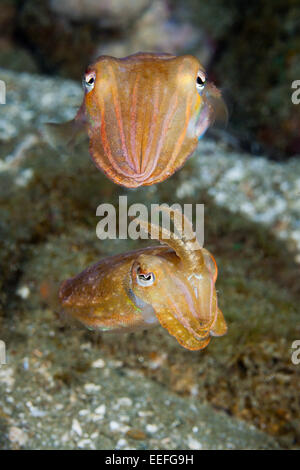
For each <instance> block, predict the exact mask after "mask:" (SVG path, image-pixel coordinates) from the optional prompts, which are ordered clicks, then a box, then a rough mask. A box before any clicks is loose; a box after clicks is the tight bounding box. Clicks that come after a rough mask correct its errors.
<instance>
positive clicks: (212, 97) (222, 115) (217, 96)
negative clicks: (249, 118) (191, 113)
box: [205, 83, 228, 128]
mask: <svg viewBox="0 0 300 470" xmlns="http://www.w3.org/2000/svg"><path fill="white" fill-rule="evenodd" d="M205 98H206V101H207V102H208V103H209V107H210V110H211V113H212V114H211V119H212V122H213V126H214V127H220V128H224V127H226V126H227V123H228V108H227V106H226V104H225V102H224V100H223V98H222V95H221V92H220V91H219V90H218V89H217V88H216V87H215V86H214V85H213V84H212V83H209V84H207V87H206V90H205Z"/></svg>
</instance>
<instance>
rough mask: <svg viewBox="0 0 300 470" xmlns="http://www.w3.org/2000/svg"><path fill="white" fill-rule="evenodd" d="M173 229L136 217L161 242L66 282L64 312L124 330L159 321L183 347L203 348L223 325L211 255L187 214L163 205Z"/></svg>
mask: <svg viewBox="0 0 300 470" xmlns="http://www.w3.org/2000/svg"><path fill="white" fill-rule="evenodd" d="M164 210H165V211H168V212H169V213H170V216H171V219H172V220H173V223H174V229H176V227H177V228H178V229H179V230H180V228H179V225H178V223H179V222H180V227H182V224H184V227H187V229H188V231H189V234H190V235H189V236H187V235H186V231H184V232H182V230H181V231H180V233H181V237H178V236H176V234H175V230H174V232H171V231H169V230H167V229H165V228H162V227H158V226H156V225H155V226H154V225H153V224H151V223H149V222H146V221H144V220H142V219H139V218H138V219H135V223H136V224H139V225H140V227H141V229H143V230H145V231H146V232H148V233H149V234H150V233H151V234H152V236H153V233H156V238H157V239H158V240H160V241H161V242H163V243H165V244H163V245H160V246H155V247H148V248H144V249H139V250H135V251H131V252H128V253H124V254H119V255H116V256H111V257H109V258H106V259H102V260H100V261H99V262H98V263H96V264H94V265H92V266H90V267H88V268H87V269H85V270H84V271H83V272H81V273H80V274H78V275H77V276H75V277H73V278H71V279H68V280H66V281H64V282H63V283H62V285H61V287H60V291H59V300H60V303H61V305H62V307H63V309H64V311H65V312H66V313H67V314H70V315H71V316H72V317H74V318H76V319H77V320H79V321H80V322H82V323H83V324H84V325H85V326H87V327H89V328H91V329H95V330H99V331H111V332H128V331H134V330H137V329H146V328H148V327H151V326H154V325H156V324H159V323H160V324H161V326H163V327H164V328H166V329H167V330H168V332H169V333H170V334H171V335H173V336H174V337H175V338H176V339H177V341H178V342H179V343H180V344H181V345H182V346H183V347H185V348H186V349H189V350H199V349H203V348H205V347H206V346H207V345H208V343H209V342H210V339H211V336H222V335H224V334H225V333H226V332H227V326H226V323H225V320H224V317H223V314H222V312H221V310H220V309H219V308H218V301H217V293H216V288H215V282H216V279H217V266H216V262H215V260H214V258H213V256H212V255H211V254H210V253H209V251H208V250H206V249H205V248H201V246H200V245H199V243H198V241H197V238H196V235H195V233H194V232H193V228H192V225H191V224H190V222H189V221H188V220H187V219H186V217H185V216H184V215H183V214H181V213H179V212H176V211H171V210H170V209H167V208H164Z"/></svg>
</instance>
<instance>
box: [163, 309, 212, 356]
mask: <svg viewBox="0 0 300 470" xmlns="http://www.w3.org/2000/svg"><path fill="white" fill-rule="evenodd" d="M156 316H157V318H158V320H159V323H160V324H161V326H162V327H164V328H165V329H166V330H167V331H168V332H169V333H170V335H172V336H174V337H175V338H176V339H177V341H178V343H179V344H181V346H183V347H184V348H186V349H189V350H191V351H199V350H200V349H203V348H205V347H206V346H207V345H208V343H209V342H210V337H209V335H208V336H205V337H203V338H199V339H198V338H196V337H195V336H194V335H193V333H192V332H190V331H188V330H187V328H185V327H184V326H183V325H182V323H181V322H180V321H179V320H177V319H176V318H175V316H174V315H173V314H172V313H171V311H170V310H169V309H168V308H165V309H160V310H159V312H156Z"/></svg>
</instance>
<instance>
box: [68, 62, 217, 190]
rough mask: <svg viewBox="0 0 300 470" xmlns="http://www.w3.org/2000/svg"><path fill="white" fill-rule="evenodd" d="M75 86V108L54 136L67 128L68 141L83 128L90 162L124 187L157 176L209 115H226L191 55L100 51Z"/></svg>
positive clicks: (167, 172) (177, 162)
mask: <svg viewBox="0 0 300 470" xmlns="http://www.w3.org/2000/svg"><path fill="white" fill-rule="evenodd" d="M83 85H84V89H85V95H84V100H83V103H82V106H81V108H80V110H79V111H78V113H77V115H76V117H75V119H74V120H73V121H72V124H71V123H70V122H69V123H66V124H67V126H65V127H64V130H63V131H62V136H63V138H64V139H65V140H66V139H67V135H66V133H65V130H66V129H67V128H68V129H69V131H70V128H71V136H70V140H71V141H74V140H75V138H76V135H77V134H79V131H80V130H81V129H82V128H84V129H86V130H87V132H88V136H89V141H90V146H89V148H90V154H91V156H92V158H93V160H94V162H95V164H96V166H97V167H98V168H99V169H100V170H102V171H103V172H104V173H105V174H106V175H107V176H108V178H110V179H111V180H112V181H113V182H114V183H117V184H120V185H122V186H126V187H128V188H136V187H138V186H144V185H151V184H155V183H159V182H161V181H164V180H165V179H166V178H168V177H169V176H171V175H172V174H173V173H174V172H175V171H177V170H178V169H179V168H180V167H182V166H183V164H184V163H185V161H186V160H187V158H188V157H189V156H190V155H191V154H192V153H193V152H194V150H195V149H196V146H197V142H198V140H199V138H200V137H201V136H202V135H203V134H204V132H205V131H206V130H207V129H208V127H209V126H210V125H211V124H212V123H213V122H214V121H215V119H216V118H221V120H226V107H225V105H224V102H223V100H222V98H221V94H220V92H219V91H218V89H217V88H216V87H215V86H214V85H213V84H212V83H210V82H208V80H207V79H206V74H205V71H204V69H203V67H202V65H201V64H200V62H199V61H198V60H197V59H196V58H195V57H193V56H191V55H184V56H180V57H176V56H173V55H171V54H151V53H138V54H134V55H131V56H128V57H125V58H122V59H116V58H114V57H110V56H101V57H99V58H98V59H97V60H96V61H95V62H94V63H93V64H92V65H90V66H89V67H88V69H87V71H86V73H85V75H84V79H83Z"/></svg>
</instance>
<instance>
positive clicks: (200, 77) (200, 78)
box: [196, 70, 206, 91]
mask: <svg viewBox="0 0 300 470" xmlns="http://www.w3.org/2000/svg"><path fill="white" fill-rule="evenodd" d="M205 82H206V76H205V73H204V72H203V71H202V70H199V72H198V74H197V79H196V88H197V90H198V91H201V90H203V88H204V85H205Z"/></svg>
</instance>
